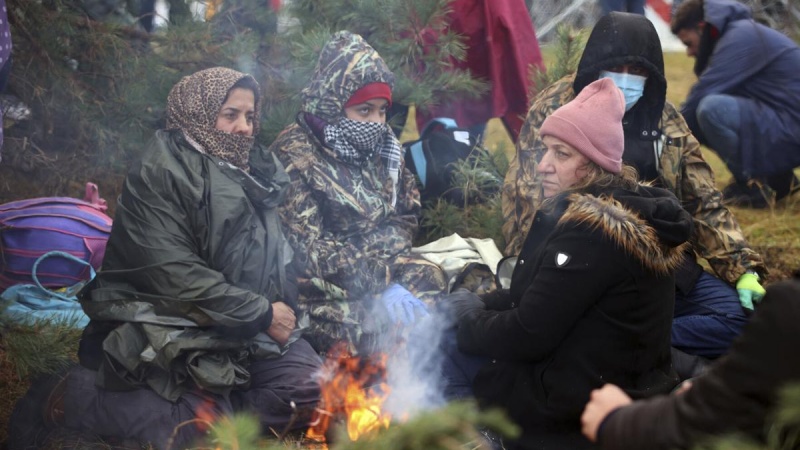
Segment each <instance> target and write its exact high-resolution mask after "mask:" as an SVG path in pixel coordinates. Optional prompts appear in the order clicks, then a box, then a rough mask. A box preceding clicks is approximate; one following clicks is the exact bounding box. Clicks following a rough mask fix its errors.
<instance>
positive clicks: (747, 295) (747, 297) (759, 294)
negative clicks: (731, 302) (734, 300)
mask: <svg viewBox="0 0 800 450" xmlns="http://www.w3.org/2000/svg"><path fill="white" fill-rule="evenodd" d="M736 291H737V292H738V293H739V302H740V303H741V304H742V307H743V308H745V309H749V310H752V309H753V302H759V301H761V299H762V298H763V297H764V294H765V293H766V292H767V291H766V290H765V289H764V288H763V287H762V286H761V283H759V282H758V274H757V273H754V272H750V271H747V272H745V273H744V274H743V275H742V276H741V277H739V281H737V282H736Z"/></svg>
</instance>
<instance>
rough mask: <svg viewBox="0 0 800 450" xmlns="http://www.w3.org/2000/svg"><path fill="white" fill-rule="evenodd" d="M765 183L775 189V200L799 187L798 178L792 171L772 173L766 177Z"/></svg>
mask: <svg viewBox="0 0 800 450" xmlns="http://www.w3.org/2000/svg"><path fill="white" fill-rule="evenodd" d="M766 182H767V185H769V187H771V188H772V190H773V191H775V200H780V199H782V198H784V197H786V196H787V195H789V194H791V193H792V192H794V191H795V190H797V188H798V187H800V180H798V179H797V177H796V176H794V172H793V171H791V170H790V171H788V172H785V173H780V174H777V175H772V176H769V177H767V178H766Z"/></svg>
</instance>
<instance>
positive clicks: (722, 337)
mask: <svg viewBox="0 0 800 450" xmlns="http://www.w3.org/2000/svg"><path fill="white" fill-rule="evenodd" d="M747 320H748V318H747V315H746V313H745V311H744V309H743V308H742V305H741V303H739V294H738V293H737V292H736V289H734V288H733V287H731V286H730V285H728V284H727V283H725V282H724V281H722V280H720V279H719V278H717V277H715V276H713V275H711V274H709V273H707V272H703V274H702V275H700V278H698V280H697V283H696V284H695V286H694V288H693V289H692V291H691V292H689V294H688V295H683V294H681V293H680V291H678V292H676V293H675V314H674V318H673V320H672V346H673V347H675V348H677V349H678V350H682V351H684V352H686V353H689V354H692V355H699V356H703V357H706V358H716V357H718V356H721V355H722V354H724V353H725V352H727V351H728V348H729V347H730V345H731V342H733V340H734V339H735V338H736V337H737V336H738V335H739V334H740V333H741V332H742V327H744V325H745V324H746V323H747Z"/></svg>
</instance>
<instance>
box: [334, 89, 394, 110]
mask: <svg viewBox="0 0 800 450" xmlns="http://www.w3.org/2000/svg"><path fill="white" fill-rule="evenodd" d="M373 98H385V99H386V100H388V101H389V104H390V105H391V104H392V88H390V87H389V85H388V84H386V83H370V84H366V85H364V86H362V87H361V89H359V90H357V91H355V92H354V93H353V95H351V96H350V99H349V100H347V103H345V104H344V107H345V108H347V107H350V106H353V105H359V104H361V103H364V102H366V101H369V100H372V99H373Z"/></svg>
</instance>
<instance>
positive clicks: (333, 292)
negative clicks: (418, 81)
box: [270, 32, 421, 350]
mask: <svg viewBox="0 0 800 450" xmlns="http://www.w3.org/2000/svg"><path fill="white" fill-rule="evenodd" d="M393 80H394V78H393V75H392V74H391V72H390V71H389V69H388V68H387V67H386V65H385V63H384V62H383V60H382V59H381V58H380V56H379V55H378V54H377V52H375V50H374V49H372V47H370V46H369V45H368V44H367V43H366V42H365V41H363V39H361V37H360V36H357V35H353V34H351V33H348V32H339V33H337V34H336V35H335V36H334V38H333V39H332V40H331V41H330V42H329V43H328V44H327V45H326V46H325V48H324V49H323V50H322V52H321V54H320V60H319V64H318V66H317V68H316V70H315V72H314V74H313V75H312V79H311V82H310V83H309V85H308V86H307V87H306V88H305V89H304V90H303V92H302V96H303V106H302V111H301V113H300V114H299V115H298V119H297V123H295V124H293V125H290V126H289V127H288V128H287V129H285V130H284V131H283V132H282V133H281V134H280V136H278V138H277V139H276V140H275V142H274V143H273V144H272V146H271V147H270V151H273V152H275V154H276V155H277V156H278V158H279V159H280V161H281V162H282V163H283V164H284V166H285V168H286V172H287V173H288V174H289V177H290V180H291V181H290V184H289V187H288V189H287V191H286V197H285V198H286V200H285V201H284V204H283V206H282V207H281V209H280V215H281V221H282V223H283V225H284V232H285V234H286V237H287V239H288V240H289V244H290V245H291V246H292V248H293V249H294V259H293V264H292V268H293V269H294V271H295V274H296V275H297V276H298V277H299V279H298V283H297V284H298V289H299V294H300V296H299V302H300V305H301V306H302V307H303V308H304V309H305V310H307V311H308V312H309V315H310V318H311V321H312V324H311V327H312V330H311V334H313V335H316V337H317V338H319V339H315V337H314V336H310V340H311V341H312V345H315V347H316V348H317V349H318V350H320V349H323V350H324V347H326V346H327V344H328V343H330V342H332V341H334V340H340V339H344V340H347V341H349V342H350V343H353V342H354V341H357V340H358V337H359V336H360V333H361V327H362V325H363V323H364V320H367V319H368V314H367V312H368V311H370V310H371V306H370V305H371V301H372V299H373V298H374V297H375V294H378V293H380V292H382V291H383V290H384V289H385V288H386V287H387V286H388V285H389V284H390V283H392V282H395V280H393V275H394V272H395V271H394V270H393V267H392V266H393V265H394V264H396V263H397V262H398V259H403V257H405V256H407V255H410V253H411V244H412V239H413V237H414V235H415V234H416V232H417V228H418V226H419V223H418V217H419V216H420V213H421V205H420V198H419V191H418V190H417V187H416V184H415V183H416V182H415V179H414V177H413V175H412V174H411V173H410V172H409V171H408V170H406V169H405V166H404V164H403V162H402V161H401V162H400V172H399V173H400V177H399V180H398V182H397V184H396V185H395V183H394V182H393V181H392V179H391V178H390V177H389V176H388V174H387V170H386V167H385V164H384V160H383V159H382V158H381V157H379V155H377V154H376V155H374V156H373V157H371V158H369V159H366V160H365V161H364V162H363V163H356V162H348V161H345V160H343V159H342V158H340V157H339V155H338V154H337V153H336V152H335V151H334V150H332V149H331V148H329V147H327V146H326V145H323V143H322V141H321V137H320V136H319V134H318V133H317V132H316V130H315V128H314V124H310V123H309V121H308V120H306V118H307V117H308V116H307V114H313V116H314V117H315V118H317V119H321V120H322V121H324V122H325V123H326V124H335V123H336V122H337V121H338V120H340V119H341V118H342V117H343V108H344V104H345V103H346V102H347V100H348V99H349V98H350V96H351V95H352V94H353V93H354V92H355V91H357V90H358V89H359V88H361V87H362V86H364V85H365V84H367V83H371V82H383V83H387V84H390V85H391V83H393ZM317 119H315V120H317ZM387 130H388V127H387ZM388 132H389V133H391V131H388ZM395 195H396V197H395V201H394V203H393V202H392V199H393V196H395ZM322 340H324V342H325V343H324V344H320V342H322ZM321 347H322V348H321Z"/></svg>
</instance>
